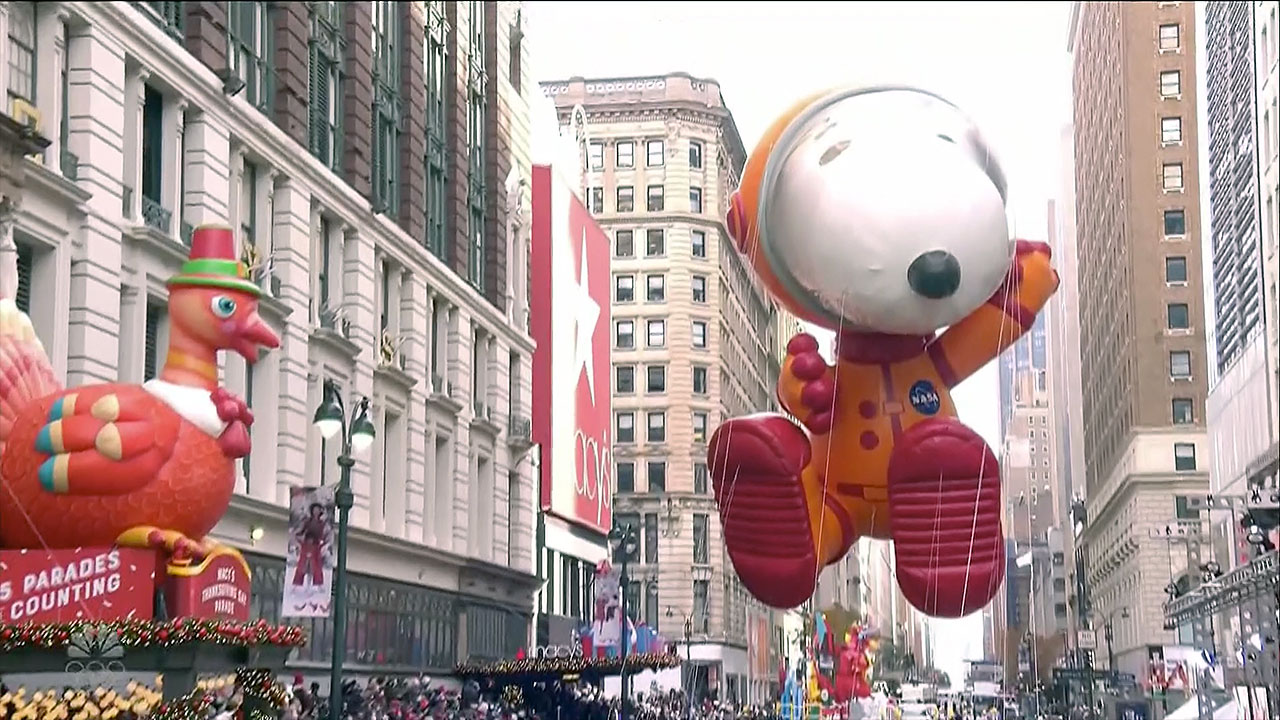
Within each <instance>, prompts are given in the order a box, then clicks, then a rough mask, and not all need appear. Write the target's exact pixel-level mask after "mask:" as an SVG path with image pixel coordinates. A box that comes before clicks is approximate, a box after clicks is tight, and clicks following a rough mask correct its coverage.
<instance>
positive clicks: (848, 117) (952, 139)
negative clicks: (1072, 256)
mask: <svg viewBox="0 0 1280 720" xmlns="http://www.w3.org/2000/svg"><path fill="white" fill-rule="evenodd" d="M1006 201H1007V189H1006V183H1005V179H1004V174H1003V172H1002V171H1001V169H1000V166H999V164H998V163H997V162H996V160H995V158H994V157H993V155H992V153H991V150H990V148H989V146H988V145H987V143H986V142H985V141H984V140H983V138H982V136H981V135H980V134H979V132H978V130H977V128H976V126H975V125H974V124H973V122H972V121H970V120H969V119H968V118H967V117H966V116H965V115H964V114H963V113H962V112H961V111H960V110H959V109H958V108H956V107H955V106H954V105H952V104H951V103H949V102H948V101H946V100H944V99H942V98H940V97H938V96H936V95H933V94H932V93H929V92H926V91H923V90H919V89H915V88H910V87H905V86H875V87H859V88H849V89H842V90H838V91H834V92H829V93H824V94H821V95H818V96H814V97H811V98H808V99H806V100H805V101H803V102H801V103H799V104H798V105H796V106H795V107H793V108H792V109H791V110H790V111H789V112H787V113H786V114H785V115H783V116H782V117H781V118H780V119H779V120H777V121H776V122H775V123H774V124H773V125H772V126H771V127H770V128H769V129H768V130H767V131H766V133H765V135H764V137H763V138H762V139H761V141H760V143H759V145H758V146H757V147H756V149H755V151H754V152H753V153H752V154H751V155H750V157H749V158H748V160H747V163H746V166H745V168H744V170H743V173H742V183H741V185H740V187H739V190H738V192H736V193H735V194H734V195H733V196H732V198H731V200H730V208H729V212H728V218H727V225H728V229H729V233H730V235H731V236H732V237H733V239H734V242H735V244H736V245H737V247H738V249H739V250H740V251H741V252H742V253H743V254H744V256H745V257H746V258H748V260H749V262H750V263H751V265H752V266H753V268H754V270H755V272H756V274H757V276H758V277H759V279H760V281H761V282H762V283H763V284H764V285H765V287H766V288H767V289H768V290H769V291H770V293H771V294H772V295H773V296H774V298H776V299H777V301H778V302H779V303H780V304H781V305H783V306H784V307H785V308H787V309H788V310H790V311H791V312H792V313H793V314H794V315H796V316H797V317H798V318H799V319H801V320H803V321H806V322H809V323H812V324H814V325H818V326H820V327H824V328H827V329H829V330H832V331H834V333H835V336H836V341H835V353H834V354H835V358H836V360H835V365H834V366H832V365H829V364H828V363H827V362H826V360H824V358H823V356H822V355H820V354H819V350H818V342H817V340H816V339H815V338H813V337H812V336H810V335H807V334H800V335H797V336H795V337H794V338H792V339H791V341H790V342H789V343H788V345H787V356H786V359H785V361H784V362H783V366H782V373H781V377H780V379H779V381H778V388H777V391H778V399H779V401H780V403H781V405H782V407H783V409H785V410H786V412H787V413H789V414H790V415H791V416H793V417H794V418H795V419H796V420H798V421H799V424H797V423H796V422H794V421H793V420H792V419H790V418H788V417H786V416H784V415H781V414H757V415H750V416H746V417H740V418H734V419H731V420H728V421H727V422H725V423H724V424H722V425H721V426H720V427H719V428H718V429H717V430H716V432H715V434H714V435H713V436H712V438H711V442H710V444H709V447H708V465H709V467H710V470H711V476H712V480H713V483H714V487H715V494H716V501H717V504H718V505H719V512H720V520H721V522H722V524H723V527H724V538H725V545H726V547H727V549H728V552H729V556H730V558H731V559H732V560H733V564H734V567H735V569H736V570H737V572H738V575H739V576H740V577H741V578H742V581H743V583H744V584H745V585H746V587H747V588H748V589H749V590H750V591H751V592H752V594H753V595H755V596H756V597H757V598H759V599H760V600H761V601H763V602H765V603H766V604H769V605H771V606H774V607H778V608H791V607H795V606H798V605H800V604H801V603H802V602H804V601H805V600H806V599H808V598H809V597H810V595H812V593H813V591H814V587H815V585H816V581H817V578H818V574H819V572H820V571H821V569H822V568H823V567H825V566H826V565H829V564H832V563H835V562H837V561H839V560H840V559H841V558H842V557H844V555H845V553H847V552H848V551H849V548H850V546H852V544H853V543H854V542H855V541H856V540H857V539H858V538H860V537H872V538H877V539H883V540H892V541H893V542H894V545H895V552H894V558H895V563H896V568H895V571H896V572H895V574H896V576H897V580H898V584H899V586H900V587H901V589H902V593H903V595H904V596H905V597H906V598H907V600H908V601H909V602H910V603H911V604H912V605H914V606H915V607H916V608H917V609H919V610H920V611H921V612H924V613H925V614H927V615H930V616H934V617H960V616H963V615H967V614H969V613H971V612H973V611H975V610H977V609H979V608H981V607H983V606H984V605H985V604H986V603H987V602H988V601H989V600H990V599H991V598H992V597H994V596H995V593H996V591H997V590H998V589H999V587H1000V583H1001V581H1002V579H1003V574H1004V567H1005V550H1004V539H1003V532H1002V531H1001V527H1000V524H1001V493H1000V465H999V462H998V461H997V459H996V456H995V454H994V453H993V452H992V450H991V448H990V447H989V446H988V445H987V443H986V442H985V441H984V440H983V439H982V438H981V437H980V436H979V435H978V434H977V433H976V432H974V431H973V430H972V429H970V428H969V427H967V426H966V425H965V424H964V423H962V422H960V420H958V419H957V417H956V408H955V404H954V403H953V402H952V399H951V390H952V389H953V388H954V387H955V386H956V385H958V384H960V383H961V382H962V381H964V380H965V379H966V378H968V377H969V376H971V375H972V374H973V373H975V372H976V371H978V370H979V369H980V368H981V367H982V366H984V365H986V364H987V363H988V362H990V361H991V360H993V359H995V358H996V356H997V355H999V354H1000V352H1001V351H1002V350H1004V349H1005V348H1007V347H1008V346H1010V345H1011V344H1013V342H1014V341H1016V340H1017V339H1018V338H1019V337H1021V336H1022V335H1023V334H1024V333H1026V332H1027V331H1028V330H1029V329H1030V328H1031V326H1032V324H1033V323H1034V322H1035V318H1036V315H1037V313H1039V311H1040V310H1041V309H1042V308H1043V307H1044V306H1045V304H1046V303H1047V302H1048V300H1049V298H1050V296H1051V295H1052V294H1053V292H1054V291H1055V290H1056V289H1057V286H1058V276H1057V273H1056V272H1055V271H1054V270H1053V268H1052V266H1051V264H1050V251H1049V247H1048V245H1046V244H1044V243H1036V242H1027V241H1023V240H1011V238H1010V235H1009V231H1008V224H1007V219H1006ZM991 400H992V402H994V401H995V398H991Z"/></svg>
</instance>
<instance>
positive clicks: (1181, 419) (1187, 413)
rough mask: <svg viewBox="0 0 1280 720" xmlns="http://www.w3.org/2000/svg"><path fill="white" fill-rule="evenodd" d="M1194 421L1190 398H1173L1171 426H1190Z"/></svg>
mask: <svg viewBox="0 0 1280 720" xmlns="http://www.w3.org/2000/svg"><path fill="white" fill-rule="evenodd" d="M1195 421H1196V418H1195V405H1194V404H1193V403H1192V402H1191V398H1174V399H1173V424H1174V425H1190V424H1192V423H1194V422H1195Z"/></svg>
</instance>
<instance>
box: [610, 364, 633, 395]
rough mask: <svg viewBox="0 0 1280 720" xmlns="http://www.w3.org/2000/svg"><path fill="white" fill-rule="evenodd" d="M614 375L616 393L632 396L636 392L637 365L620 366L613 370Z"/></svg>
mask: <svg viewBox="0 0 1280 720" xmlns="http://www.w3.org/2000/svg"><path fill="white" fill-rule="evenodd" d="M613 374H614V382H613V387H614V392H617V393H619V394H623V395H630V394H631V393H633V392H635V391H636V366H635V365H619V366H617V367H616V368H614V369H613Z"/></svg>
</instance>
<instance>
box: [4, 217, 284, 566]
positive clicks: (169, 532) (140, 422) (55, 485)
mask: <svg viewBox="0 0 1280 720" xmlns="http://www.w3.org/2000/svg"><path fill="white" fill-rule="evenodd" d="M168 287H169V305H168V310H169V312H168V319H169V347H168V354H167V355H166V356H165V359H164V366H163V369H161V370H160V373H159V377H157V378H155V379H152V380H148V381H147V382H145V383H142V384H141V385H138V384H132V383H102V384H94V385H83V386H80V387H75V388H63V387H61V384H60V383H59V382H58V380H57V379H56V377H55V374H54V371H53V366H52V365H51V364H50V362H49V358H48V357H47V356H46V354H45V352H44V349H43V347H42V346H41V343H40V340H39V339H38V338H37V337H36V335H35V332H34V330H33V328H32V325H31V321H30V319H29V318H28V317H27V315H26V313H24V312H23V311H22V310H20V309H19V308H18V306H17V305H16V303H15V302H14V300H13V299H11V298H3V299H0V485H2V486H3V493H2V494H0V497H3V500H2V501H0V547H4V548H52V549H59V548H81V547H94V546H101V547H109V546H116V545H118V546H123V547H137V548H154V549H156V550H157V551H161V552H164V553H168V554H170V555H171V556H174V557H184V558H187V559H188V560H192V559H200V558H203V557H206V556H208V555H210V554H211V553H213V552H215V551H219V552H224V553H230V554H235V555H237V556H238V553H235V551H234V550H232V549H230V548H226V547H224V546H220V545H218V544H217V543H215V542H213V541H211V540H209V539H207V538H206V535H207V534H208V533H209V531H210V530H212V529H213V527H214V525H215V524H217V522H218V520H219V519H221V518H222V516H223V514H224V513H225V512H226V509H227V506H228V504H229V503H230V500H231V495H232V491H233V490H234V487H235V478H236V473H235V461H236V460H237V459H238V458H242V457H244V456H246V455H248V453H249V449H250V442H249V427H250V426H251V425H252V424H253V413H252V412H250V410H249V409H248V407H247V406H246V404H245V402H244V401H243V400H241V399H239V398H237V397H236V396H235V395H233V394H232V393H230V392H229V391H227V390H226V389H225V388H222V387H220V386H219V384H218V364H217V354H218V352H219V351H220V350H232V351H235V352H237V353H239V354H240V355H242V356H244V358H245V359H246V360H247V361H249V362H253V361H256V360H257V359H258V354H259V350H260V349H261V348H275V347H278V346H279V344H280V340H279V338H278V337H277V336H276V334H275V333H274V332H273V331H272V330H271V328H270V327H268V326H267V324H266V323H265V322H264V321H263V320H262V318H261V317H259V315H258V299H259V296H260V290H259V289H258V286H257V285H255V284H254V283H253V282H251V281H250V280H249V278H248V270H247V268H245V266H244V264H243V263H241V262H239V260H238V259H237V254H236V239H235V235H234V233H233V232H232V230H231V229H230V228H227V227H213V226H203V227H200V228H197V229H196V230H195V231H194V232H193V234H192V239H191V250H190V256H189V259H188V260H187V261H186V262H185V263H183V265H182V268H181V270H180V272H179V273H178V274H177V275H175V276H174V277H173V278H171V279H170V280H169V283H168ZM241 563H243V560H242V559H241Z"/></svg>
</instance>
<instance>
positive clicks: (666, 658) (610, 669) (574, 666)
mask: <svg viewBox="0 0 1280 720" xmlns="http://www.w3.org/2000/svg"><path fill="white" fill-rule="evenodd" d="M624 666H625V667H626V668H627V669H628V670H665V669H668V668H674V667H679V666H680V658H679V656H676V655H671V654H669V653H642V654H639V655H629V656H627V657H626V658H625V659H624V658H621V657H588V656H585V655H575V656H572V657H553V658H546V657H542V658H522V659H518V660H499V661H497V662H492V663H462V664H459V665H458V666H456V667H455V668H454V672H455V673H456V674H457V675H459V676H460V677H476V676H494V675H575V674H580V673H584V672H595V673H604V674H608V673H618V672H622V669H623V667H624Z"/></svg>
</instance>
